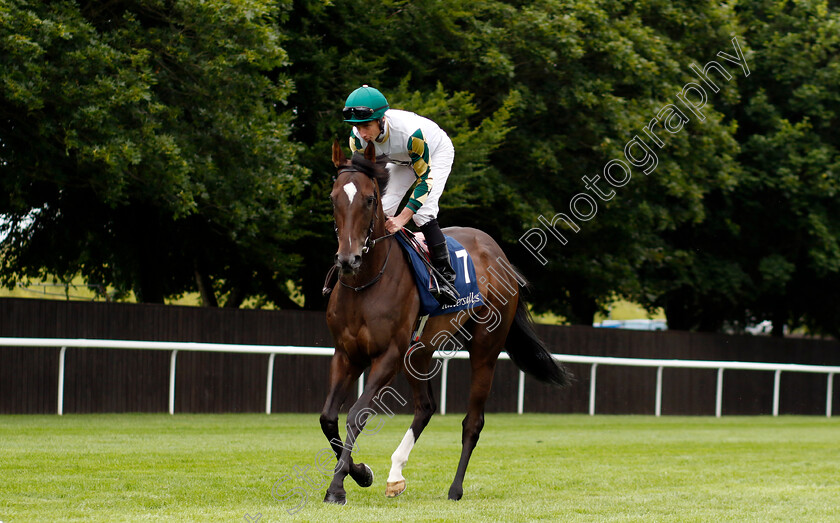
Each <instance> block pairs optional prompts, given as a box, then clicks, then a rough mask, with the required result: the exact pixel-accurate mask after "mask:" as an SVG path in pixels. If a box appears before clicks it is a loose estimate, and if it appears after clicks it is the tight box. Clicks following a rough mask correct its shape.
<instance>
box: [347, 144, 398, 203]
mask: <svg viewBox="0 0 840 523" xmlns="http://www.w3.org/2000/svg"><path fill="white" fill-rule="evenodd" d="M351 162H352V163H353V167H355V168H356V169H358V170H359V171H360V172H363V173H365V174H366V175H368V176H369V177H371V178H373V179H374V180H376V182H377V183H378V184H379V193H380V194H381V193H384V192H385V187H387V186H388V181H389V180H390V179H391V175H390V173H389V172H388V169H387V167H386V165H388V157H387V156H385V155H382V156H377V157H376V162H372V161H370V160H368V159H367V158H365V155H364V154H362V153H361V152H359V151H357V152H355V153H353V158H352V159H351Z"/></svg>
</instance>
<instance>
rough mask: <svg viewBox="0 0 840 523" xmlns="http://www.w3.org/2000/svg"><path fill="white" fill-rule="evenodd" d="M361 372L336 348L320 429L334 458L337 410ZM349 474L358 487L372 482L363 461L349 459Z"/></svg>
mask: <svg viewBox="0 0 840 523" xmlns="http://www.w3.org/2000/svg"><path fill="white" fill-rule="evenodd" d="M361 373H362V368H361V367H359V366H357V365H353V364H352V363H350V360H349V359H348V357H347V354H346V353H345V352H343V351H338V350H336V352H335V354H334V355H333V358H332V362H331V363H330V390H329V393H328V394H327V400H326V402H324V408H323V410H321V430H322V431H323V432H324V436H326V437H327V441H329V442H330V446H331V447H332V449H333V452H335V457H336V459H340V457H341V449H342V445H341V435H340V434H339V432H338V411H339V409H341V406H342V405H343V404H344V401H345V400H346V399H347V396H348V395H349V393H350V390H351V388H352V386H353V382H354V381H356V380H357V379H358V378H359V375H360V374H361ZM350 476H351V477H352V478H353V479H354V480H355V481H356V483H358V484H359V486H360V487H369V486H371V485H372V484H373V471H371V470H370V468H369V467H368V466H367V465H365V464H364V463H353V462H352V461H351V462H350Z"/></svg>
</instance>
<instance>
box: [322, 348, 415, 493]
mask: <svg viewBox="0 0 840 523" xmlns="http://www.w3.org/2000/svg"><path fill="white" fill-rule="evenodd" d="M399 362H400V356H399V350H398V349H397V347H395V346H392V347H391V348H389V349H388V351H386V352H385V354H383V355H382V356H380V357H379V358H377V359H375V360H374V361H373V365H372V366H371V369H370V376H368V379H367V383H366V384H365V390H364V392H362V395H361V396H360V397H359V399H358V400H356V403H354V404H353V406H352V407H351V408H350V412H348V413H347V439H346V440H345V442H344V445H343V446H340V447H339V448H340V450H341V452H340V455H339V457H338V464H337V465H336V467H335V475H333V479H332V482H331V483H330V486H329V488H327V494H326V496H324V502H325V503H338V504H340V505H343V504H345V503H346V502H347V495H346V492H345V490H344V478H346V477H347V475H348V474H350V468H351V467H350V464H351V463H352V457H351V455H352V452H353V448H354V447H355V445H356V440H357V439H358V437H359V433H361V432H362V429H364V428H365V422H366V421H367V418H368V417H369V416H370V414H371V413H375V411H373V409H371V407H370V405H371V403H372V402H373V399H374V397H375V396H376V395H377V394H378V393H379V392H380V391H381V389H382V388H383V387H385V386H386V385H388V383H390V382H391V380H392V379H394V376H395V375H396V373H397V371H398V370H399ZM331 443H332V441H331ZM338 443H340V442H338Z"/></svg>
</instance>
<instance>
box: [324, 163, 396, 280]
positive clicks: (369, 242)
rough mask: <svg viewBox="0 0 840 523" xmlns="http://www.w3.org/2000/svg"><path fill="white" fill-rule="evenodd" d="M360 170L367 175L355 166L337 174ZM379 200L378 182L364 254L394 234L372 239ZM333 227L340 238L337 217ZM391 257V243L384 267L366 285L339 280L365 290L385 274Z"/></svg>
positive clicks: (345, 168) (377, 215) (363, 246)
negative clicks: (354, 284)
mask: <svg viewBox="0 0 840 523" xmlns="http://www.w3.org/2000/svg"><path fill="white" fill-rule="evenodd" d="M359 172H360V173H363V174H365V175H367V173H365V172H364V171H361V170H359V169H356V168H355V167H343V168H341V169H339V170H338V173H337V174H336V178H337V177H339V176H341V175H342V174H344V173H359ZM378 200H379V185H378V184H377V190H376V191H374V201H373V216H371V218H370V226H369V227H368V233H367V236H366V237H365V241H364V243H363V244H362V254H363V255H364V254H367V253H368V251H370V250H371V249H373V248H374V246H376V243H377V242H380V241H382V240H384V239H386V238H390V237H391V236H393V235H394V233H389V234H386V235H384V236H380V237H379V238H376V239H373V240H371V239H370V238H371V236H373V227H374V225H376V219H377V218H378V217H379V205H378ZM333 229H335V236H336V238H338V224H337V223H336V222H335V218H333ZM390 257H391V246H390V245H389V246H388V254H387V255H386V256H385V263H383V264H382V269H381V270H380V271H379V274H377V275H376V277H375V278H374V279H373V280H371V281H369V282H368V283H366V284H364V285H361V286H359V287H354V286H352V285H347V284H346V283H344V282H343V281H341V276H340V275H339V277H338V281H339V283H341V285H343V286H344V287H347V288H348V289H352V290H354V291H356V292H358V291H361V290H364V289H366V288H368V287H370V286H371V285H373V284H374V283H376V282H378V281H379V279H380V278H382V275H383V274H385V267H387V266H388V259H389V258H390ZM333 267H335V266H333Z"/></svg>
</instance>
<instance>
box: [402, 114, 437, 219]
mask: <svg viewBox="0 0 840 523" xmlns="http://www.w3.org/2000/svg"><path fill="white" fill-rule="evenodd" d="M408 153H409V157H410V158H411V166H412V167H413V168H414V174H415V175H417V178H418V180H419V181H418V183H417V187H415V188H414V194H413V195H412V196H411V198H410V199H409V200H408V203H407V204H406V207H408V208H409V209H411V210H412V211H414V212H417V211H418V210H419V209H420V207H422V206H423V204H424V203H425V202H426V198H428V197H429V191H431V190H432V179H431V178H429V173H430V172H431V168H430V167H429V145H428V144H427V143H426V140H425V138H424V137H423V131H421V130H420V129H417V130H416V131H414V134H412V135H411V137H410V138H409V139H408Z"/></svg>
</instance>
